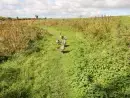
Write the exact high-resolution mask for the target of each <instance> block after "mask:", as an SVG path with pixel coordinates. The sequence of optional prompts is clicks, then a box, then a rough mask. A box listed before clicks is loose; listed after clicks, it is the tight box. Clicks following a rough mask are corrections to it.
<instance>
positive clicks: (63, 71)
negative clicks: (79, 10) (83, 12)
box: [0, 17, 130, 98]
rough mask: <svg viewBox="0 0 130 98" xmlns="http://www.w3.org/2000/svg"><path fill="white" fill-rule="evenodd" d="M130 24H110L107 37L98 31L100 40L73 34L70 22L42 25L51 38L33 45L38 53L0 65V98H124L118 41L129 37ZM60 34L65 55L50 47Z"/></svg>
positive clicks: (127, 92) (125, 67) (129, 85)
mask: <svg viewBox="0 0 130 98" xmlns="http://www.w3.org/2000/svg"><path fill="white" fill-rule="evenodd" d="M129 20H130V19H129V18H128V17H120V22H121V23H120V24H121V26H119V27H118V28H116V25H115V24H112V26H111V25H110V24H109V26H110V27H111V30H110V31H109V32H106V33H104V29H103V30H102V29H101V28H102V27H100V29H98V30H99V31H100V32H101V35H100V33H97V34H96V35H95V31H94V30H95V29H94V30H92V32H93V33H92V32H90V31H87V30H88V29H86V30H83V31H82V30H81V28H79V29H78V30H77V29H76V30H75V28H74V27H73V26H72V27H71V25H69V26H67V25H68V23H67V21H69V20H65V23H66V24H67V25H66V24H65V25H64V26H63V25H62V26H60V25H61V24H60V23H59V25H56V26H55V25H52V26H44V25H42V24H41V26H40V27H41V28H44V29H46V30H47V31H48V32H49V33H50V34H51V35H46V36H45V37H44V38H43V39H41V40H38V41H35V42H34V45H36V46H37V47H38V48H39V49H40V51H33V52H31V53H29V54H28V52H27V53H26V52H25V53H22V54H21V53H17V54H15V55H14V56H13V57H12V59H10V60H8V61H7V62H4V63H1V64H0V98H129V97H130V62H129V58H130V49H129V47H128V43H129V40H128V36H127V37H124V36H121V35H120V36H118V32H119V31H122V32H121V34H122V33H123V32H124V33H125V34H126V33H128V34H130V33H129V28H128V29H127V28H126V26H129V22H128V21H129ZM50 21H52V20H50ZM55 21H56V20H55ZM57 21H58V20H57ZM71 21H72V22H73V21H74V20H71ZM76 21H77V20H76ZM78 21H79V22H80V21H81V20H78ZM63 23H64V22H63ZM81 23H82V22H81ZM76 25H77V24H76ZM79 25H80V24H79ZM113 25H115V26H113ZM93 26H94V27H95V28H96V26H97V24H96V25H93ZM81 27H82V25H81ZM83 28H85V26H84V27H83ZM96 29H97V28H96ZM60 32H62V34H63V35H65V36H67V39H68V40H67V44H68V45H69V46H68V47H67V48H66V50H65V51H67V53H64V54H62V53H60V52H59V51H58V50H57V47H58V46H57V45H56V43H55V40H56V39H57V38H58V37H59V34H60ZM91 33H92V34H91ZM124 33H123V34H124Z"/></svg>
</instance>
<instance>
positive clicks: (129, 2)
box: [0, 0, 130, 18]
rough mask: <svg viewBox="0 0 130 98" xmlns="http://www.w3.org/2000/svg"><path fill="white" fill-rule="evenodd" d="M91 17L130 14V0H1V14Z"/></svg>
mask: <svg viewBox="0 0 130 98" xmlns="http://www.w3.org/2000/svg"><path fill="white" fill-rule="evenodd" d="M35 15H38V16H39V17H64V18H66V17H79V16H84V17H91V16H99V15H130V0H0V16H8V17H9V16H10V17H17V16H18V17H35Z"/></svg>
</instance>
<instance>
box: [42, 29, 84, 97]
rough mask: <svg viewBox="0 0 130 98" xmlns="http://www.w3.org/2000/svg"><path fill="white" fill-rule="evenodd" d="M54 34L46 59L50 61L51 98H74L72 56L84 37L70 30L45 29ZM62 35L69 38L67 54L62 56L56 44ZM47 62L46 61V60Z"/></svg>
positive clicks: (48, 42)
mask: <svg viewBox="0 0 130 98" xmlns="http://www.w3.org/2000/svg"><path fill="white" fill-rule="evenodd" d="M45 29H46V30H47V31H48V32H49V33H51V34H52V36H51V37H50V38H48V41H47V43H46V46H47V47H46V51H47V53H46V55H44V56H45V57H46V59H48V61H47V64H46V67H47V68H48V69H49V70H48V78H47V79H46V80H48V85H50V90H51V93H50V94H51V95H50V97H51V98H72V97H73V91H72V89H71V82H72V81H71V79H70V78H71V75H70V73H71V70H72V69H73V68H72V67H73V66H72V65H73V63H74V61H73V58H72V55H74V54H73V50H74V49H75V48H76V47H77V45H78V41H79V40H81V39H80V38H81V37H82V36H81V35H80V33H75V32H72V31H68V30H62V29H58V28H53V27H49V28H48V27H47V28H45ZM60 33H62V34H63V35H65V36H66V37H67V39H68V40H67V47H66V48H65V53H64V54H62V53H61V52H60V51H59V50H58V49H57V47H58V45H57V44H56V42H55V41H56V39H57V38H59V37H60ZM44 61H46V60H44ZM74 96H75V94H74Z"/></svg>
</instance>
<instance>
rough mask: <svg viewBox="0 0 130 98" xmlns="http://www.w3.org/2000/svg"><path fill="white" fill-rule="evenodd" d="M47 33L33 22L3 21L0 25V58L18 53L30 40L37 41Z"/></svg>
mask: <svg viewBox="0 0 130 98" xmlns="http://www.w3.org/2000/svg"><path fill="white" fill-rule="evenodd" d="M45 33H47V32H46V31H45V30H43V29H40V28H39V27H38V26H37V25H36V23H35V22H33V21H3V22H2V23H1V24H0V56H8V55H11V54H13V53H16V52H20V51H22V50H23V49H25V48H26V47H28V43H29V42H30V40H37V39H40V38H42V37H43V36H44V34H45Z"/></svg>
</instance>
